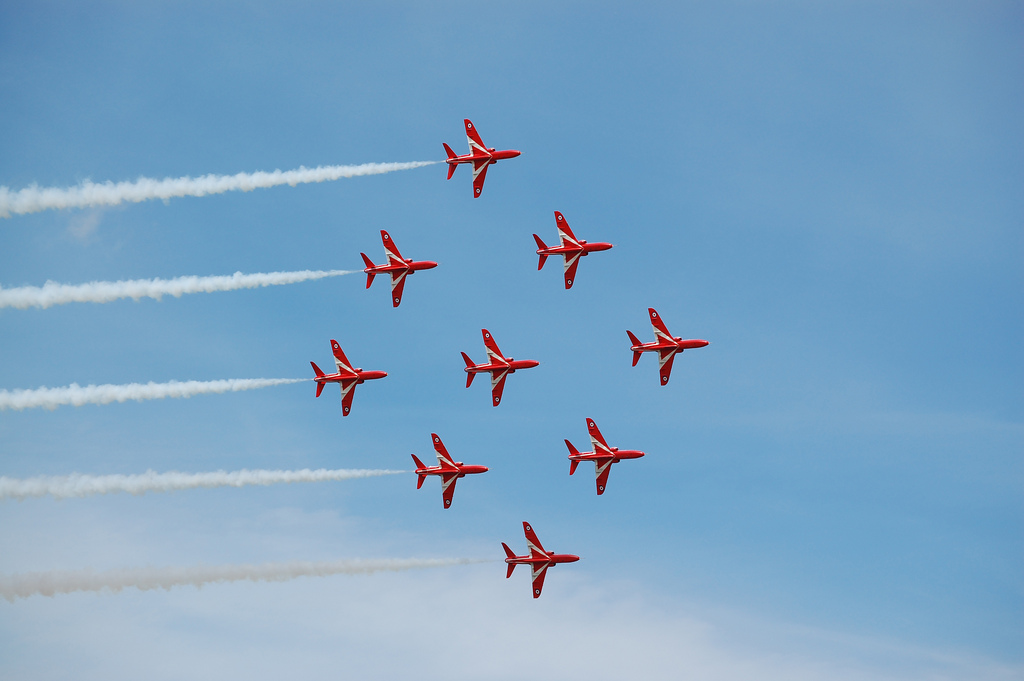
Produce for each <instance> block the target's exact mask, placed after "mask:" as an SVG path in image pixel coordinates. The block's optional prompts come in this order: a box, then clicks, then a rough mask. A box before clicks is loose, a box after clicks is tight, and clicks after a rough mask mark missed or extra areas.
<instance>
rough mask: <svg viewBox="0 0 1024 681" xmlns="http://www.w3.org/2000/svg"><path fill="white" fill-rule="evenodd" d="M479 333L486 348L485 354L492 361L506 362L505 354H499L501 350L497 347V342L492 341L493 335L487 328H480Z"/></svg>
mask: <svg viewBox="0 0 1024 681" xmlns="http://www.w3.org/2000/svg"><path fill="white" fill-rule="evenodd" d="M480 333H482V334H483V336H484V347H485V348H486V349H487V356H488V357H489V358H490V360H491V361H492V362H498V363H499V364H506V362H505V355H503V354H501V350H499V349H498V344H497V343H495V342H494V336H492V335H491V332H490V331H488V330H487V329H480Z"/></svg>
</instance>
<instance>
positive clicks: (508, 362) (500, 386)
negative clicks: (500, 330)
mask: <svg viewBox="0 0 1024 681" xmlns="http://www.w3.org/2000/svg"><path fill="white" fill-rule="evenodd" d="M480 332H481V333H482V334H483V336H484V348H486V349H487V360H488V361H487V362H484V363H483V364H473V360H471V359H470V358H469V355H467V354H466V353H462V359H463V361H465V362H466V368H465V369H464V371H465V372H466V373H467V374H469V375H468V376H466V387H467V388H468V387H469V386H471V385H473V378H474V377H475V376H476V375H477V374H480V373H485V372H487V373H490V374H491V404H492V405H494V406H495V407H497V406H498V405H499V404H501V392H502V391H503V390H504V389H505V379H506V378H508V375H509V374H514V373H515V372H516V370H517V369H532V368H533V367H535V366H537V365H538V364H540V362H538V361H536V360H533V359H515V358H513V357H505V356H504V355H502V354H501V350H499V349H498V344H497V343H495V342H494V338H492V337H491V332H490V331H488V330H487V329H480Z"/></svg>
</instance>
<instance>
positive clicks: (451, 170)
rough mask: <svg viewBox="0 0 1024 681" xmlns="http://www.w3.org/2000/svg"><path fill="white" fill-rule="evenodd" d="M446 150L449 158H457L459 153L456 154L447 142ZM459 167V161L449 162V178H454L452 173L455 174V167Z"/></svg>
mask: <svg viewBox="0 0 1024 681" xmlns="http://www.w3.org/2000/svg"><path fill="white" fill-rule="evenodd" d="M442 144H444V142H442ZM444 151H445V153H446V154H448V158H455V157H456V156H458V154H456V153H455V152H454V151H452V148H451V147H449V146H448V145H447V144H445V145H444ZM458 167H459V164H458V163H449V164H448V179H449V180H450V179H452V175H454V174H455V169H456V168H458Z"/></svg>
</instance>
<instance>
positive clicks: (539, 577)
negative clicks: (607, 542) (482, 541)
mask: <svg viewBox="0 0 1024 681" xmlns="http://www.w3.org/2000/svg"><path fill="white" fill-rule="evenodd" d="M523 533H524V534H525V535H526V546H527V548H528V549H529V550H530V552H529V553H528V554H526V555H525V556H517V555H516V554H515V552H514V551H513V550H512V549H510V548H509V547H508V544H506V543H505V542H502V543H501V547H502V548H503V549H505V556H506V558H505V562H506V563H507V564H508V572H506V573H505V579H508V578H509V577H511V576H512V571H513V570H515V569H516V565H529V566H530V571H531V576H530V579H532V580H533V597H534V598H540V592H541V590H542V589H543V588H544V575H545V574H547V571H548V568H549V567H551V566H552V565H557V564H559V563H575V562H576V561H578V560H579V559H580V557H579V556H574V555H572V554H571V553H553V552H549V551H545V550H544V547H543V546H541V544H540V540H539V539H537V534H536V533H535V532H534V531H533V528H532V527H530V523H527V522H524V523H523Z"/></svg>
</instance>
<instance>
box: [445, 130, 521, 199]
mask: <svg viewBox="0 0 1024 681" xmlns="http://www.w3.org/2000/svg"><path fill="white" fill-rule="evenodd" d="M464 122H465V124H466V139H467V140H469V153H468V154H465V155H463V156H459V155H458V154H456V153H455V152H454V151H452V148H451V147H449V146H448V145H447V144H445V145H444V150H445V152H446V153H447V154H448V160H447V163H448V179H449V180H450V179H452V175H454V174H455V169H456V168H458V167H459V165H461V164H463V163H472V164H473V198H474V199H475V198H479V197H480V193H481V192H482V191H483V190H484V180H486V179H487V168H489V167H490V166H492V165H494V164H495V163H497V162H498V161H501V160H503V159H506V158H515V157H516V156H518V155H519V154H520V152H518V151H516V150H515V149H505V150H503V151H497V150H496V149H494V148H493V147H492V148H490V149H488V148H487V147H486V146H484V141H483V140H482V139H480V133H478V132H477V131H476V128H475V127H473V122H472V121H471V120H469V119H468V118H467V119H466V120H465V121H464Z"/></svg>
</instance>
